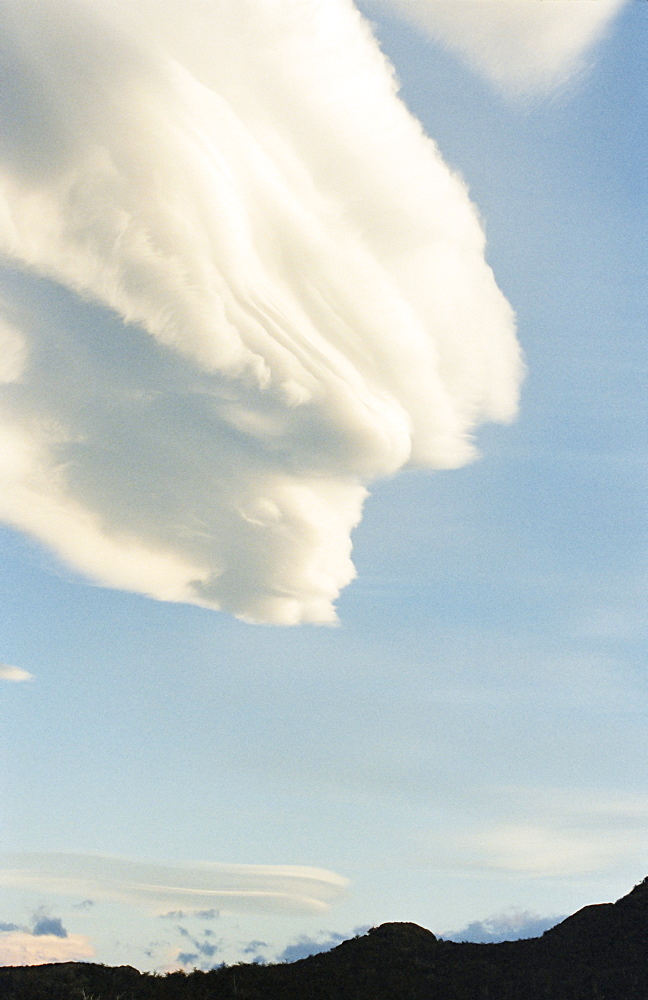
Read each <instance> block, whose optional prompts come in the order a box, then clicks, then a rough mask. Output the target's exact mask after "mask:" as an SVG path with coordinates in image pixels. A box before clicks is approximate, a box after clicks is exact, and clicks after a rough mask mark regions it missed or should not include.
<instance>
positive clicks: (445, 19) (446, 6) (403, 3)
mask: <svg viewBox="0 0 648 1000" xmlns="http://www.w3.org/2000/svg"><path fill="white" fill-rule="evenodd" d="M375 2H377V3H383V4H387V5H388V6H391V7H393V8H395V9H396V10H398V11H400V12H401V13H402V14H404V15H405V17H407V18H408V19H409V20H411V21H412V22H413V23H414V24H417V25H418V26H419V27H422V28H423V29H424V30H425V31H426V32H427V33H428V34H429V35H431V37H432V38H434V39H435V40H437V41H440V42H442V43H443V44H445V45H447V46H448V47H449V48H451V49H453V50H454V51H456V52H458V53H460V55H461V56H463V57H464V58H465V59H466V61H467V62H468V63H469V64H470V65H471V66H472V67H473V68H474V69H476V70H477V71H478V72H480V73H483V74H484V75H485V76H486V77H487V78H488V79H489V80H491V81H492V82H493V83H494V84H496V85H497V86H498V87H499V88H501V89H503V90H504V91H505V92H507V93H513V94H527V93H530V92H531V93H532V92H538V91H540V92H542V91H549V90H551V89H553V88H554V87H556V86H558V85H560V84H561V83H563V82H564V81H565V80H566V79H568V78H569V77H570V76H572V75H573V74H574V73H575V72H577V71H578V69H580V68H581V67H582V65H583V62H584V58H585V55H586V53H587V52H588V50H589V49H590V48H591V47H592V45H594V43H595V42H596V41H598V39H599V38H600V37H601V35H602V34H603V33H604V32H605V30H606V28H607V26H608V25H609V23H610V22H611V20H612V18H613V17H614V16H615V14H616V13H617V12H618V10H619V9H620V8H621V6H622V5H623V3H624V2H625V0H596V3H582V2H581V3H574V2H573V0H551V2H550V3H547V2H544V0H452V2H451V3H449V2H447V0H375ZM369 6H370V4H369Z"/></svg>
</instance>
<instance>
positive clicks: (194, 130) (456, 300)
mask: <svg viewBox="0 0 648 1000" xmlns="http://www.w3.org/2000/svg"><path fill="white" fill-rule="evenodd" d="M0 37H1V38H2V47H3V58H2V60H0V65H2V66H3V67H4V69H3V72H4V74H5V79H4V81H3V80H0V85H2V86H1V89H2V94H3V97H2V104H1V105H0V124H1V126H2V129H3V136H4V145H3V154H2V157H1V158H0V254H4V258H5V267H4V268H3V269H1V270H0V296H1V297H2V298H1V303H0V305H1V308H0V314H2V313H3V314H4V319H3V323H4V326H3V327H2V330H3V331H4V332H3V333H2V336H3V337H4V340H5V341H6V342H7V344H8V345H9V347H10V351H9V360H8V361H7V364H6V366H5V367H6V370H4V369H3V371H2V372H0V376H2V379H3V384H2V385H0V476H1V477H2V482H3V489H2V491H1V493H0V517H1V518H3V519H4V520H5V521H7V522H10V523H11V524H13V525H15V526H16V527H18V528H20V529H21V530H23V531H26V532H29V533H31V534H32V535H35V536H36V537H38V538H39V539H41V540H42V541H44V542H45V543H46V544H48V545H49V546H51V547H52V548H53V549H54V550H55V551H56V552H57V553H59V554H60V555H61V556H62V557H63V558H64V559H66V560H67V561H68V562H69V563H70V564H71V565H73V566H75V567H77V568H78V569H79V570H81V571H82V572H83V573H85V574H87V575H88V576H90V577H91V578H93V579H94V580H96V581H99V582H101V583H104V584H107V585H110V586H115V587H119V588H124V589H130V590H135V591H139V592H142V593H145V594H149V595H151V596H154V597H156V598H159V599H162V600H173V601H187V602H193V603H197V604H202V605H205V606H208V607H213V608H221V609H223V610H227V611H230V612H232V613H234V614H236V615H238V616H240V617H242V618H245V619H248V620H255V621H265V622H275V623H294V622H299V621H314V622H317V621H322V622H326V621H331V620H332V619H334V617H335V612H334V608H333V605H334V601H335V599H336V597H337V596H338V594H339V591H340V589H341V588H342V587H344V586H346V585H347V584H348V583H349V582H350V580H351V579H352V578H353V576H354V567H353V564H352V562H351V541H350V532H351V530H352V529H353V527H354V526H355V525H356V524H357V523H358V521H359V519H360V516H361V511H362V505H363V501H364V498H365V496H366V487H367V485H368V484H369V483H370V482H371V481H372V480H374V479H375V478H377V477H380V476H385V475H390V474H392V473H394V472H395V471H396V470H398V469H399V468H400V467H402V466H403V465H404V464H407V463H412V464H415V465H419V466H423V467H429V468H451V467H456V466H460V465H462V464H463V463H465V462H467V461H469V460H470V459H471V457H472V456H473V455H474V445H473V442H472V439H471V435H472V431H473V429H474V427H475V426H476V425H477V424H478V423H479V422H481V421H484V420H503V421H506V420H509V419H511V418H512V417H513V416H514V414H515V409H516V401H517V392H518V384H519V380H520V376H521V362H520V355H519V349H518V345H517V343H516V340H515V334H514V323H513V316H512V312H511V309H510V307H509V305H508V304H507V302H506V301H505V299H504V298H503V296H502V295H501V293H500V291H499V290H498V288H497V286H496V284H495V281H494V278H493V275H492V273H491V271H490V269H489V267H488V266H487V264H486V263H485V260H484V237H483V233H482V230H481V227H480V224H479V221H478V217H477V213H476V211H475V210H474V208H473V207H472V205H471V204H470V201H469V199H468V196H467V193H466V190H465V188H464V185H463V184H462V182H461V181H460V180H459V179H458V178H457V177H456V176H454V175H453V174H452V173H451V172H450V171H449V170H448V168H447V167H446V166H445V165H444V163H443V162H442V160H441V158H440V156H439V154H438V151H437V150H436V147H435V146H434V144H433V143H432V142H431V141H430V140H428V139H427V138H425V136H424V135H423V134H422V131H421V128H420V126H419V124H418V123H417V122H416V121H414V120H413V119H412V118H411V117H410V116H409V114H408V113H407V111H406V109H405V108H404V106H403V105H402V104H401V103H400V102H399V100H398V98H397V96H396V84H395V82H394V79H393V74H392V71H391V68H390V67H389V65H388V64H387V63H386V61H385V59H384V57H383V56H382V54H381V53H380V51H379V49H378V47H377V45H376V43H375V41H374V40H373V38H372V37H371V34H370V31H369V28H368V26H367V24H366V22H364V21H363V19H362V17H361V15H360V14H359V12H358V11H357V10H356V9H355V7H354V6H353V4H352V3H351V0H299V2H298V3H295V2H294V0H276V2H274V3H272V4H271V5H268V4H267V3H266V2H264V0H237V3H235V4H233V3H231V2H230V0H214V2H212V3H210V4H209V5H207V4H204V3H202V2H200V0H188V2H182V3H180V2H179V0H141V2H139V3H138V4H135V5H134V4H130V3H126V2H123V0H101V2H100V0H58V2H57V4H56V5H55V7H54V6H52V4H51V3H50V0H33V2H30V3H29V4H25V3H24V2H23V0H6V2H5V3H3V4H2V8H1V10H0Z"/></svg>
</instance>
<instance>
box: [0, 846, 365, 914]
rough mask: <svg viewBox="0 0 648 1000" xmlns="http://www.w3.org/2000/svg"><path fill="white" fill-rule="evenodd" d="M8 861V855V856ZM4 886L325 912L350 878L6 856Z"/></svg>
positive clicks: (300, 869) (95, 858) (286, 870)
mask: <svg viewBox="0 0 648 1000" xmlns="http://www.w3.org/2000/svg"><path fill="white" fill-rule="evenodd" d="M0 860H2V859H0ZM3 860H4V866H3V867H2V868H0V885H5V886H19V887H23V888H29V887H37V888H38V889H39V891H40V892H42V893H55V894H60V895H65V896H79V895H89V896H92V897H93V898H100V899H110V900H116V901H118V902H124V903H131V904H133V905H137V906H145V907H148V908H150V909H154V910H160V911H164V910H168V909H170V908H174V909H177V908H182V909H183V910H185V911H198V910H203V909H204V908H205V907H209V906H211V907H214V906H215V907H217V908H218V909H219V910H220V911H221V912H239V911H243V912H250V911H251V912H269V913H286V914H289V913H324V912H326V911H327V910H328V908H329V906H330V905H331V903H332V902H334V900H335V899H337V898H338V897H339V896H340V895H341V894H342V893H343V892H344V889H345V887H346V885H347V880H346V879H344V878H342V876H340V875H337V874H336V873H335V872H330V871H326V870H324V869H321V868H309V867H304V866H299V865H226V864H211V863H206V862H205V863H200V864H186V865H160V864H150V863H146V862H141V861H133V860H131V859H127V858H115V857H109V856H104V855H88V854H19V855H12V856H9V857H5V858H4V859H3Z"/></svg>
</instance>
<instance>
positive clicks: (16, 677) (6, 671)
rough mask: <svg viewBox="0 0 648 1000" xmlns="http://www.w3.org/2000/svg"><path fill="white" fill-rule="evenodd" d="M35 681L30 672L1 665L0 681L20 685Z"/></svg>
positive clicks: (4, 664)
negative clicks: (23, 682) (21, 682)
mask: <svg viewBox="0 0 648 1000" xmlns="http://www.w3.org/2000/svg"><path fill="white" fill-rule="evenodd" d="M33 679H34V678H33V675H32V674H30V673H29V671H28V670H23V669H22V667H10V666H8V664H6V663H0V681H12V682H14V683H19V682H20V681H31V680H33Z"/></svg>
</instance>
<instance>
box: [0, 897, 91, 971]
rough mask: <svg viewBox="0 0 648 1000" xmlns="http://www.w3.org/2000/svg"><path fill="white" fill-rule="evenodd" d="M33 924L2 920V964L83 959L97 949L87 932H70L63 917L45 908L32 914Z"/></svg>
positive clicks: (0, 959)
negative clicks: (53, 915)
mask: <svg viewBox="0 0 648 1000" xmlns="http://www.w3.org/2000/svg"><path fill="white" fill-rule="evenodd" d="M32 922H33V927H32V929H31V930H30V929H29V928H28V927H21V926H19V925H18V924H13V923H0V966H21V965H45V964H50V963H58V962H82V961H84V960H86V959H89V958H94V956H95V949H94V946H93V945H92V943H91V941H90V938H88V937H87V936H86V935H85V934H68V932H67V930H66V929H65V927H64V926H63V922H62V921H61V919H60V917H51V916H49V915H48V914H47V913H45V912H44V911H43V910H38V911H37V912H36V913H34V914H33V915H32Z"/></svg>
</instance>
